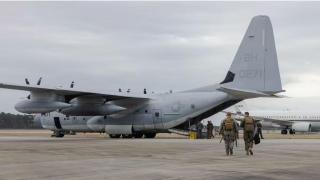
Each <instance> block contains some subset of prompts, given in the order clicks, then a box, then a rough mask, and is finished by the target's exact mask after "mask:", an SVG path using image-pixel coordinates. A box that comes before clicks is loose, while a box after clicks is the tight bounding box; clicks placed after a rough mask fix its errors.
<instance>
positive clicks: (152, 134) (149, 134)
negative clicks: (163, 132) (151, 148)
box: [144, 133, 157, 139]
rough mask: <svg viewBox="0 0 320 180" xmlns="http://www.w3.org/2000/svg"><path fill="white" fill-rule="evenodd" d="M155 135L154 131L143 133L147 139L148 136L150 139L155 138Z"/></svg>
mask: <svg viewBox="0 0 320 180" xmlns="http://www.w3.org/2000/svg"><path fill="white" fill-rule="evenodd" d="M156 135H157V134H156V133H145V134H144V138H148V139H149V138H150V139H151V138H155V137H156Z"/></svg>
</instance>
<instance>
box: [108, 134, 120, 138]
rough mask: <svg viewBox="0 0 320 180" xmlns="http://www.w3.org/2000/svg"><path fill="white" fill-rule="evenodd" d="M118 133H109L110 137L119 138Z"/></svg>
mask: <svg viewBox="0 0 320 180" xmlns="http://www.w3.org/2000/svg"><path fill="white" fill-rule="evenodd" d="M120 136H121V135H120V134H109V137H110V138H120Z"/></svg>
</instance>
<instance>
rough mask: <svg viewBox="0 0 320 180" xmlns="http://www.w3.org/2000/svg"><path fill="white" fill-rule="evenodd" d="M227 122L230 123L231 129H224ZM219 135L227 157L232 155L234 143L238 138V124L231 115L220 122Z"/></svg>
mask: <svg viewBox="0 0 320 180" xmlns="http://www.w3.org/2000/svg"><path fill="white" fill-rule="evenodd" d="M227 122H232V128H231V129H227V128H226V125H227ZM219 134H222V136H223V140H224V143H225V148H226V154H227V156H229V155H233V145H234V141H235V140H236V139H237V138H238V124H237V122H236V121H235V120H234V119H233V118H231V115H230V116H228V117H227V118H226V119H224V120H223V121H222V122H221V125H220V133H219Z"/></svg>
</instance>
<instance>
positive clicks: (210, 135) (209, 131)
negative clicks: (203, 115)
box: [207, 121, 214, 139]
mask: <svg viewBox="0 0 320 180" xmlns="http://www.w3.org/2000/svg"><path fill="white" fill-rule="evenodd" d="M212 131H213V124H212V122H211V121H208V124H207V138H208V139H211V138H214V136H213V134H212Z"/></svg>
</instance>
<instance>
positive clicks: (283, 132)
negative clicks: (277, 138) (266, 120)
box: [281, 129, 296, 134]
mask: <svg viewBox="0 0 320 180" xmlns="http://www.w3.org/2000/svg"><path fill="white" fill-rule="evenodd" d="M288 130H289V133H290V134H295V133H296V132H295V130H294V129H282V130H281V134H288Z"/></svg>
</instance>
